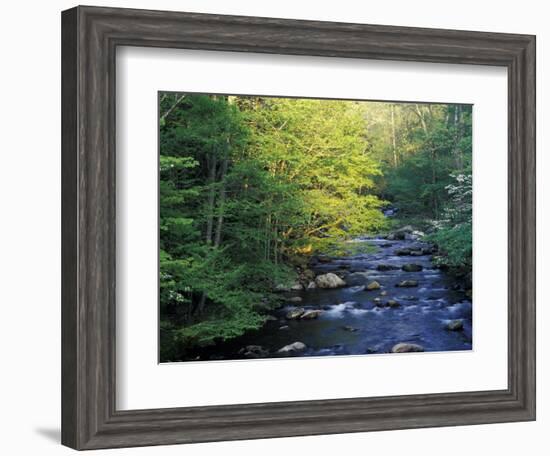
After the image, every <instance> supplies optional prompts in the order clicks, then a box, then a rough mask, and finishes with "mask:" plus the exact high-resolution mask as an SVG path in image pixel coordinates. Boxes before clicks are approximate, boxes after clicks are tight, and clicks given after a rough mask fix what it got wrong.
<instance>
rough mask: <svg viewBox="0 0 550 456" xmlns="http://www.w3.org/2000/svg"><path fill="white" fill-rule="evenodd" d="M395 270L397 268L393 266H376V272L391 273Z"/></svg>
mask: <svg viewBox="0 0 550 456" xmlns="http://www.w3.org/2000/svg"><path fill="white" fill-rule="evenodd" d="M395 269H398V267H397V266H394V265H393V264H379V265H378V266H376V270H377V271H393V270H395Z"/></svg>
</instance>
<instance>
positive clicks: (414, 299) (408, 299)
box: [399, 296, 418, 301]
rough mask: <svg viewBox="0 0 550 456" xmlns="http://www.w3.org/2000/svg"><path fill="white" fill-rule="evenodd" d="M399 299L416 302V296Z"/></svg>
mask: <svg viewBox="0 0 550 456" xmlns="http://www.w3.org/2000/svg"><path fill="white" fill-rule="evenodd" d="M399 299H401V300H402V301H418V298H417V297H416V296H400V297H399Z"/></svg>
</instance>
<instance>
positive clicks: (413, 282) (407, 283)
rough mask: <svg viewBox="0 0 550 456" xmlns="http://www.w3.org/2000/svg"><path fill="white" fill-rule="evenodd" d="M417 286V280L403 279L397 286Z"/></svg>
mask: <svg viewBox="0 0 550 456" xmlns="http://www.w3.org/2000/svg"><path fill="white" fill-rule="evenodd" d="M417 286H418V281H417V280H402V281H401V282H399V283H398V284H397V285H396V287H403V288H410V287H417Z"/></svg>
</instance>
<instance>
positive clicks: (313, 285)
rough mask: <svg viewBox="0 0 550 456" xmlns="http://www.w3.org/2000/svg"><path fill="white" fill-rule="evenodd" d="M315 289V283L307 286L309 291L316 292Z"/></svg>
mask: <svg viewBox="0 0 550 456" xmlns="http://www.w3.org/2000/svg"><path fill="white" fill-rule="evenodd" d="M315 288H317V285H315V282H313V281H312V282H309V283H308V284H307V289H308V290H314V289H315Z"/></svg>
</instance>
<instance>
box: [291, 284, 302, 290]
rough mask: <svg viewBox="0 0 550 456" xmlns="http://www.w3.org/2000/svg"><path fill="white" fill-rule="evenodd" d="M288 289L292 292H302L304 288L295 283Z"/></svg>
mask: <svg viewBox="0 0 550 456" xmlns="http://www.w3.org/2000/svg"><path fill="white" fill-rule="evenodd" d="M290 289H291V290H292V291H300V290H303V289H304V287H303V285H302V284H301V283H295V284H294V285H292V286H291V287H290Z"/></svg>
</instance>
